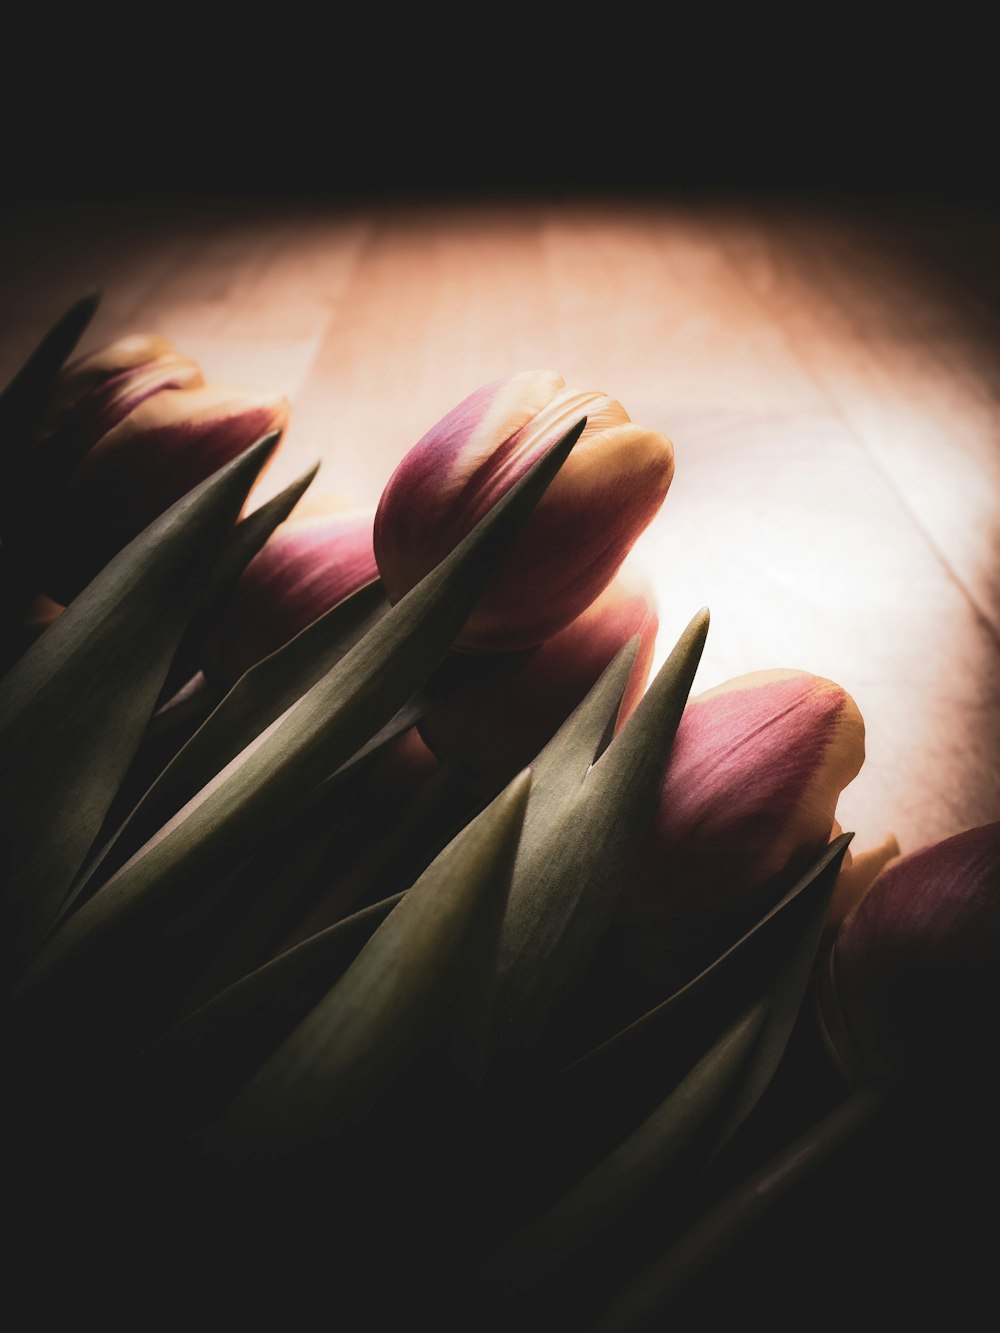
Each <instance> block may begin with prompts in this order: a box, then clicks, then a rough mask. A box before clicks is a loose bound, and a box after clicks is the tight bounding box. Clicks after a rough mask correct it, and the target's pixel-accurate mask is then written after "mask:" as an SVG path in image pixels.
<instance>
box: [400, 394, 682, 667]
mask: <svg viewBox="0 0 1000 1333" xmlns="http://www.w3.org/2000/svg"><path fill="white" fill-rule="evenodd" d="M582 417H586V419H587V425H586V428H585V430H584V432H583V435H582V437H581V438H580V440H579V442H578V443H577V445H576V446H575V448H574V450H573V452H572V453H571V454H570V456H569V458H568V460H567V461H566V463H565V464H564V465H563V467H562V469H561V470H560V472H559V474H558V476H557V477H556V479H555V481H554V482H553V483H552V485H551V486H550V487H549V489H548V491H547V492H546V494H545V495H544V496H543V497H542V500H541V502H540V503H539V505H538V507H537V509H536V510H535V511H534V513H533V514H532V516H531V518H530V519H529V521H528V523H527V525H526V526H525V529H524V531H523V532H522V533H521V535H520V537H519V539H518V541H517V543H516V545H515V547H514V549H513V550H512V552H511V553H510V555H509V557H508V558H507V560H506V561H505V563H504V565H503V567H502V569H501V570H500V571H499V573H498V575H497V577H496V578H495V580H494V581H493V583H492V584H491V586H490V588H489V589H488V591H487V593H486V594H485V596H484V597H483V598H482V599H481V601H480V603H479V605H478V606H477V607H476V609H475V611H474V612H473V614H472V617H471V618H470V620H469V621H468V623H467V625H466V627H465V630H464V631H463V633H462V635H461V637H460V639H459V646H460V647H463V648H467V649H471V650H475V651H487V652H507V651H513V650H518V649H524V648H532V647H535V646H536V645H537V644H539V643H542V642H543V641H544V640H545V639H548V638H551V636H552V635H553V634H556V633H558V632H559V631H560V630H562V629H564V628H565V627H566V626H567V625H569V624H570V623H571V622H572V621H574V620H575V619H576V618H577V617H578V616H579V615H581V614H582V613H583V612H584V611H585V610H586V608H587V607H588V606H590V604H591V603H592V602H593V601H594V600H595V599H596V598H597V597H598V596H599V595H600V593H601V592H602V591H603V590H604V589H605V588H606V587H607V586H608V584H609V583H610V582H611V580H612V579H613V578H614V576H615V573H616V572H617V570H618V568H619V566H620V565H621V563H622V561H623V560H624V558H625V556H626V555H627V554H628V552H629V550H630V549H631V547H632V545H633V543H634V542H635V540H636V538H637V537H638V536H639V534H640V533H641V532H642V531H643V529H644V528H645V527H646V526H647V525H648V524H649V522H650V520H651V519H652V518H653V516H654V514H655V513H656V511H657V510H658V509H659V507H660V505H661V504H662V503H663V499H664V497H665V496H666V493H667V489H668V487H669V485H670V481H671V478H672V476H673V469H674V455H673V447H672V446H671V444H670V441H669V440H667V439H665V438H664V437H663V436H662V435H659V434H657V433H656V432H655V431H652V430H647V429H645V428H643V427H640V426H636V425H634V424H633V423H632V422H631V421H630V419H629V416H628V413H627V412H626V411H625V409H624V408H623V407H622V406H621V404H620V403H618V402H616V401H615V400H614V399H612V398H609V397H608V396H607V395H606V394H603V393H597V392H582V391H578V390H571V389H567V388H566V386H565V383H564V381H563V380H562V379H561V377H560V376H559V375H557V374H555V372H553V371H549V370H539V371H528V372H524V373H522V374H520V375H515V376H514V377H513V378H511V379H507V380H499V381H497V382H496V383H494V384H488V385H486V386H484V387H483V388H481V389H478V390H477V391H476V392H475V393H473V394H471V395H470V396H469V397H468V398H466V399H465V400H464V401H463V402H461V403H459V405H458V406H457V407H455V408H453V409H452V411H451V412H449V413H448V415H447V416H446V417H444V418H443V419H442V420H441V421H439V422H438V424H437V425H436V426H433V427H432V428H431V429H430V430H429V431H428V432H427V434H426V435H424V437H423V438H422V439H421V440H420V441H419V443H417V444H416V445H415V446H414V447H413V448H412V449H411V450H410V452H409V453H408V454H407V455H406V457H405V458H404V459H403V461H402V462H401V463H400V465H399V467H398V468H397V469H396V471H395V472H394V473H393V475H392V477H391V478H390V480H389V483H388V485H387V486H386V488H385V490H384V491H383V493H382V498H381V501H380V503H379V506H378V512H377V514H376V517H375V554H376V557H377V559H378V567H379V572H380V574H381V577H382V581H383V583H384V584H385V587H386V591H387V592H388V595H389V597H390V598H391V599H392V600H393V601H398V599H399V598H400V597H402V596H403V595H404V593H406V592H408V591H409V590H410V588H412V587H413V586H414V585H415V584H416V583H417V582H419V580H420V579H421V578H423V576H424V575H425V574H427V573H428V571H429V570H431V569H432V568H433V567H434V566H435V565H436V564H437V563H438V562H439V561H440V560H441V559H443V557H444V556H446V555H447V554H448V552H449V551H450V550H451V549H452V548H453V547H454V546H455V545H456V544H457V543H458V542H459V541H460V540H461V539H462V538H463V537H464V536H465V535H466V533H468V532H469V531H470V530H471V528H472V527H473V526H474V525H475V524H476V522H477V521H478V520H479V519H480V518H482V516H483V515H484V514H485V513H486V512H487V511H488V510H489V509H490V507H491V506H492V505H493V504H494V503H495V502H496V501H497V500H498V499H499V497H500V496H501V495H503V494H504V493H505V492H506V491H507V490H508V489H509V488H510V487H511V486H512V485H513V483H514V482H515V481H517V480H518V478H519V477H520V476H521V475H522V474H523V473H524V472H525V470H526V469H527V468H528V467H529V466H530V465H531V464H532V463H533V462H534V461H535V459H536V458H537V457H538V455H539V454H540V453H541V452H542V451H543V450H544V449H545V447H546V446H547V445H549V444H551V443H552V442H553V441H554V440H555V439H557V438H558V437H559V436H561V435H563V434H564V433H565V432H566V431H567V430H569V429H570V427H572V426H573V425H575V424H576V422H578V421H579V420H580V419H581V418H582Z"/></svg>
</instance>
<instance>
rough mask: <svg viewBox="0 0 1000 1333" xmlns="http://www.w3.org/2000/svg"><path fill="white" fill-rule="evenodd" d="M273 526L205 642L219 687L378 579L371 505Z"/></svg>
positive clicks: (318, 510)
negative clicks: (271, 534) (208, 645)
mask: <svg viewBox="0 0 1000 1333" xmlns="http://www.w3.org/2000/svg"><path fill="white" fill-rule="evenodd" d="M310 509H311V510H312V513H311V514H310V515H309V516H308V517H299V516H296V517H293V518H291V519H289V520H287V521H286V522H284V523H282V525H281V526H280V527H279V528H278V529H277V531H276V532H275V533H274V535H273V536H272V537H271V539H270V540H269V541H268V542H267V543H266V545H265V546H264V547H263V549H262V550H261V551H260V552H258V554H257V555H256V556H254V558H253V560H251V561H250V563H249V564H248V565H247V567H246V569H245V570H244V571H243V574H242V575H241V576H240V579H239V582H238V583H237V584H236V587H235V589H234V591H233V595H232V597H231V598H230V600H229V602H228V604H227V605H226V607H225V609H224V610H223V611H222V614H221V617H220V620H219V622H218V625H217V626H216V629H215V632H214V634H213V636H212V644H211V646H210V654H211V656H210V663H209V666H210V670H211V673H212V676H213V678H216V679H218V680H219V681H221V682H222V683H223V684H225V685H231V684H232V683H233V682H234V681H236V680H238V679H239V677H240V676H242V675H243V673H244V672H245V671H248V670H249V669H250V667H252V666H253V665H254V663H256V662H259V661H260V660H261V659H262V658H264V657H267V656H269V655H270V654H271V653H273V652H276V651H277V650H278V649H279V648H280V647H282V645H283V644H286V643H288V641H289V640H290V639H293V638H294V637H295V635H296V634H298V633H299V632H300V631H301V630H304V629H305V627H306V626H307V625H311V624H312V622H313V621H314V620H316V619H317V618H318V617H319V616H321V615H323V613H324V612H326V611H329V610H330V609H331V607H334V606H336V605H337V603H338V602H342V601H343V600H344V598H345V597H349V596H350V595H351V594H352V593H354V592H357V591H358V589H359V588H363V587H364V586H365V585H366V584H368V583H371V582H372V581H373V580H374V579H377V578H378V569H377V567H376V564H375V553H374V551H373V549H372V521H373V519H374V510H373V509H354V510H346V509H345V510H336V509H335V510H333V511H329V510H328V511H327V512H323V511H322V509H321V507H320V506H319V505H317V504H316V503H315V502H313V503H312V504H311V505H310Z"/></svg>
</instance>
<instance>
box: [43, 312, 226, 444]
mask: <svg viewBox="0 0 1000 1333" xmlns="http://www.w3.org/2000/svg"><path fill="white" fill-rule="evenodd" d="M204 382H205V381H204V378H203V377H202V373H201V370H200V369H199V368H198V366H197V365H196V364H195V363H194V362H193V361H190V360H188V359H187V358H186V357H183V356H180V355H179V354H178V353H177V351H176V350H175V348H174V345H173V343H171V342H170V341H169V339H167V338H162V337H159V336H158V335H153V334H132V335H130V336H128V337H125V338H118V339H116V340H115V341H114V342H110V343H106V344H105V345H104V346H103V347H98V348H97V349H96V350H94V351H92V352H87V353H86V354H85V355H83V356H80V357H77V358H76V359H75V360H74V361H71V362H70V363H69V364H68V365H66V366H65V367H64V368H63V370H62V372H61V374H60V375H59V378H58V380H57V381H56V385H55V388H54V390H53V395H52V404H51V407H50V410H49V414H48V419H47V423H46V429H45V434H49V435H51V434H56V433H59V434H61V435H64V436H65V435H82V436H83V437H84V439H85V441H86V443H85V444H84V443H83V441H81V442H80V443H81V447H80V449H79V453H78V456H79V455H80V454H82V453H83V452H84V449H85V448H89V446H90V444H92V443H95V442H96V440H98V439H100V437H101V435H103V434H104V433H105V432H106V431H108V430H110V429H111V427H112V426H113V425H115V424H117V422H118V421H120V420H121V418H122V417H123V416H125V415H127V414H128V411H130V410H131V408H132V407H135V406H137V405H138V403H139V402H140V401H142V398H144V397H149V395H150V393H156V392H158V391H159V390H160V389H163V388H177V389H179V388H194V387H196V386H197V385H201V384H204Z"/></svg>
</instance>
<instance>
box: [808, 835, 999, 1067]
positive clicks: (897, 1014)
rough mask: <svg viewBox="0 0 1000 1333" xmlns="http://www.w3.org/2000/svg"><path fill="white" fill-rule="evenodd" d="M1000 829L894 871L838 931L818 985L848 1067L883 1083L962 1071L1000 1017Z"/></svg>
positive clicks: (832, 1037)
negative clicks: (943, 1066)
mask: <svg viewBox="0 0 1000 1333" xmlns="http://www.w3.org/2000/svg"><path fill="white" fill-rule="evenodd" d="M998 960H1000V822H997V823H993V824H985V825H982V826H980V827H978V828H974V829H968V830H966V831H965V832H964V833H959V834H956V835H955V836H954V837H952V838H946V839H945V840H944V841H943V842H939V843H936V844H934V845H933V846H930V847H925V848H923V849H922V850H920V851H918V852H913V853H911V854H910V855H909V856H904V857H901V858H899V859H898V860H896V861H893V862H892V863H891V864H890V865H889V866H887V868H886V869H885V870H883V871H882V873H881V874H880V875H879V876H878V878H877V879H876V881H875V883H874V884H873V885H872V886H871V888H870V889H869V890H868V892H867V893H866V894H865V896H864V897H863V898H862V899H861V901H860V902H859V903H858V905H857V906H856V908H855V909H854V911H853V912H852V913H851V914H850V916H849V917H848V918H847V920H846V921H845V922H844V924H843V926H842V927H841V929H840V930H839V932H838V934H837V937H836V939H835V941H834V944H833V947H832V949H831V951H830V954H829V958H828V964H827V967H826V968H825V970H824V972H823V974H822V978H821V985H820V1005H821V1011H822V1015H823V1019H824V1023H825V1026H826V1031H827V1036H828V1040H829V1041H830V1043H831V1044H832V1046H833V1049H834V1050H835V1052H836V1054H837V1056H838V1058H839V1061H840V1062H841V1064H842V1066H843V1067H845V1068H846V1069H847V1070H849V1071H851V1072H852V1073H854V1074H855V1075H856V1074H857V1073H858V1072H859V1071H860V1072H862V1073H863V1074H864V1075H865V1076H866V1077H868V1078H870V1079H873V1080H875V1081H876V1082H882V1081H891V1080H893V1079H895V1078H897V1077H899V1076H900V1075H901V1074H904V1073H906V1072H908V1071H911V1070H915V1069H917V1068H920V1067H927V1066H928V1065H934V1064H937V1063H940V1062H942V1061H944V1060H947V1061H949V1062H951V1061H956V1060H960V1059H961V1058H962V1056H963V1054H966V1055H967V1054H968V1051H969V1047H970V1044H971V1045H972V1046H975V1044H976V1043H977V1042H980V1041H981V1040H982V1039H983V1038H984V1037H985V1038H986V1039H987V1040H988V1042H989V1043H990V1046H991V1048H992V1045H993V1043H994V1041H995V1032H996V1022H997V1018H998V1014H1000V968H998Z"/></svg>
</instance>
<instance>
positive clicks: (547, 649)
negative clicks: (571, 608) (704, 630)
mask: <svg viewBox="0 0 1000 1333" xmlns="http://www.w3.org/2000/svg"><path fill="white" fill-rule="evenodd" d="M658 624H659V621H658V619H657V615H656V610H655V603H654V599H653V593H652V589H651V588H650V587H649V585H648V584H647V583H646V581H645V580H644V579H641V578H639V577H638V576H637V575H635V574H633V573H631V572H630V571H626V570H623V571H622V572H621V573H620V574H619V575H618V576H617V577H616V579H615V580H614V582H613V583H612V584H611V585H610V586H609V587H608V588H606V589H605V591H604V592H603V593H602V594H601V595H600V597H598V599H597V601H596V602H594V603H593V604H592V605H591V606H589V607H588V608H587V609H586V610H585V611H584V612H583V614H582V615H580V616H577V618H576V620H574V621H573V622H572V624H570V625H567V627H566V628H565V629H564V630H561V631H560V632H559V633H558V634H554V635H553V636H552V638H551V639H547V640H546V641H545V643H543V644H541V645H540V646H539V647H538V648H535V649H534V650H533V651H532V652H531V653H530V654H529V655H528V656H527V658H526V659H524V660H523V661H520V662H519V664H518V665H517V666H514V667H513V669H512V670H511V671H510V673H509V674H502V675H500V676H499V678H498V679H496V680H487V682H486V683H484V684H483V685H480V686H477V687H474V688H473V689H471V690H469V691H467V692H465V693H463V694H460V695H458V696H457V697H456V698H454V699H452V700H449V702H448V703H446V704H445V705H444V706H442V707H441V708H439V709H437V710H436V711H435V712H434V713H432V714H431V715H430V717H428V718H427V719H426V720H425V721H424V722H423V723H421V727H420V730H421V733H422V735H423V737H424V740H426V741H427V743H428V744H429V745H430V747H431V749H432V750H433V751H434V753H435V754H436V755H437V756H438V758H439V759H441V760H445V761H448V762H451V763H460V764H464V765H465V766H466V767H468V768H469V769H471V770H472V771H473V772H474V773H476V774H478V775H480V776H481V777H483V778H485V779H487V780H488V782H489V784H490V786H491V787H493V788H498V787H500V786H502V785H504V783H506V782H507V781H509V780H510V778H511V777H513V776H514V775H515V774H516V773H519V772H520V771H521V769H522V768H524V767H525V766H526V765H527V764H529V763H530V762H531V760H532V759H534V757H535V756H536V755H537V754H538V752H539V751H540V750H541V749H542V748H543V746H544V745H545V744H546V742H547V741H549V740H550V739H551V737H552V736H553V735H554V734H555V733H556V731H558V729H559V727H560V726H561V725H562V723H563V722H564V721H565V720H566V718H567V717H569V715H570V713H572V711H573V710H574V709H575V708H576V707H577V705H578V704H579V703H580V702H581V701H582V700H583V698H584V697H585V695H586V694H587V693H588V692H589V691H590V689H591V687H592V686H593V685H594V683H595V682H596V681H597V679H598V677H599V676H600V675H601V674H602V672H603V671H604V669H605V667H607V665H608V663H609V662H610V661H611V659H612V658H613V657H614V656H615V654H616V653H617V652H618V651H619V649H620V648H621V647H622V645H623V644H624V643H626V642H627V641H628V640H629V639H630V638H631V637H632V636H633V635H636V634H637V635H639V639H640V646H639V653H638V656H637V658H636V661H635V665H634V666H633V668H632V674H631V676H630V677H629V682H628V686H627V687H626V690H625V695H624V697H623V699H622V703H621V708H620V709H619V713H618V726H619V727H622V726H624V724H625V722H626V721H627V720H628V718H629V717H630V716H631V715H632V713H633V711H634V709H635V706H636V704H637V703H638V702H639V700H640V698H641V697H642V692H643V689H644V688H645V685H646V681H647V679H648V677H649V668H650V664H651V662H652V660H653V648H654V645H655V641H656V631H657V628H658Z"/></svg>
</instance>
